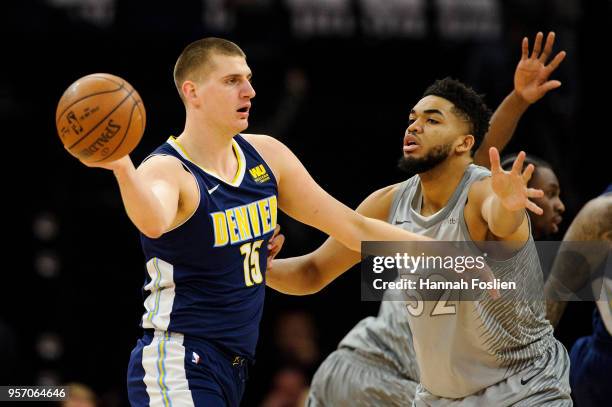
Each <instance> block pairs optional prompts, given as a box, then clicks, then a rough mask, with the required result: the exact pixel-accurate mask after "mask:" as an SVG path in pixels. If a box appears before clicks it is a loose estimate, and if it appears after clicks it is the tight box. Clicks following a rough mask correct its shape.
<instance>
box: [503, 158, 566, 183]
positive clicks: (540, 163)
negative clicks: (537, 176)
mask: <svg viewBox="0 0 612 407" xmlns="http://www.w3.org/2000/svg"><path fill="white" fill-rule="evenodd" d="M516 157H518V154H516V153H515V154H510V155H505V156H504V157H503V158H502V159H501V164H500V165H501V167H502V168H503V169H504V170H506V171H510V170H511V169H512V164H514V162H515V161H516ZM529 164H533V165H534V166H535V170H536V171H537V170H538V169H539V168H548V169H549V170H551V171H552V172H553V173H554V172H555V171H554V170H553V168H552V165H550V164H549V163H548V162H546V161H544V160H543V159H541V158H540V157H536V156H535V155H532V154H528V155H527V156H526V157H525V161H523V168H521V171H524V170H525V168H527V166H528V165H529ZM555 175H556V174H555ZM532 182H533V176H532V177H531V179H530V180H529V182H528V183H527V186H531V185H532Z"/></svg>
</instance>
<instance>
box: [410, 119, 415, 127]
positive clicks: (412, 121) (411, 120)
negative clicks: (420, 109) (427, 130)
mask: <svg viewBox="0 0 612 407" xmlns="http://www.w3.org/2000/svg"><path fill="white" fill-rule="evenodd" d="M414 122H416V120H415V119H408V126H411V125H412V123H414Z"/></svg>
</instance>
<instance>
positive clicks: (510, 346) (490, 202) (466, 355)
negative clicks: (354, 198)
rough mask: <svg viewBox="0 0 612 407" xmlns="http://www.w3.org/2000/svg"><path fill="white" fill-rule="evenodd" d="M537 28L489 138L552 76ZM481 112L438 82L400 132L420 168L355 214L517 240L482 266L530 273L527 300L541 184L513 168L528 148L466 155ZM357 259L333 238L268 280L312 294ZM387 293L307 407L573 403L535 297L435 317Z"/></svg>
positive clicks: (318, 381) (467, 306) (536, 282)
mask: <svg viewBox="0 0 612 407" xmlns="http://www.w3.org/2000/svg"><path fill="white" fill-rule="evenodd" d="M542 37H543V36H542V34H541V33H539V34H538V36H537V37H536V41H535V45H534V49H533V52H532V54H531V56H529V55H528V45H527V40H526V39H525V40H524V41H523V55H522V58H521V61H520V62H519V66H518V67H517V71H516V74H515V91H514V92H513V94H511V95H510V96H509V97H508V98H506V100H505V101H504V103H503V104H502V106H500V109H498V111H497V112H496V114H495V116H494V118H493V120H492V122H491V130H490V131H489V136H491V135H493V134H496V135H498V136H499V135H500V134H501V135H505V136H506V139H505V140H504V141H502V143H501V144H504V143H505V141H507V139H508V138H509V137H510V135H511V134H512V132H513V130H514V127H515V126H516V122H517V121H518V118H519V117H520V115H521V114H522V112H523V111H524V108H522V109H517V105H521V104H524V105H525V107H526V106H527V105H528V104H530V103H533V102H535V101H537V100H538V99H540V98H541V97H542V96H543V95H544V94H545V93H546V92H548V91H549V90H551V89H554V88H556V87H558V86H559V85H560V83H559V82H558V81H549V80H548V77H549V75H550V74H551V73H552V72H553V71H554V69H556V67H557V66H558V64H559V63H560V62H561V60H562V59H563V57H564V55H565V54H564V53H559V54H558V55H557V56H556V57H555V58H554V59H553V61H552V62H551V63H550V64H549V65H546V60H547V58H548V56H549V55H550V53H551V51H552V44H553V40H554V37H553V35H552V34H550V35H549V37H548V39H547V42H546V46H545V47H544V50H543V51H542V48H541V43H542ZM517 100H518V101H519V102H517ZM507 113H510V114H509V115H507V116H505V115H506V114H507ZM488 119H489V113H488V109H487V108H486V106H484V104H483V102H482V100H481V98H480V97H479V96H478V95H477V94H476V93H474V92H473V91H472V90H471V89H469V88H466V87H465V86H464V85H462V84H460V83H458V82H457V81H453V80H450V79H445V80H442V81H438V82H436V83H435V84H434V85H432V86H431V87H430V88H429V89H428V90H427V91H426V92H425V94H424V97H423V99H421V100H420V101H419V102H418V103H417V105H416V106H415V107H414V108H413V110H412V111H411V115H410V125H409V127H408V129H407V131H406V135H405V138H404V157H403V158H402V160H401V161H400V167H402V168H404V169H405V170H407V171H408V172H412V173H415V172H416V173H417V174H419V175H417V176H414V177H412V178H410V179H408V180H407V181H406V182H403V183H401V184H396V185H391V186H389V187H386V188H383V189H381V190H379V191H376V192H375V193H373V194H372V195H370V196H369V197H368V198H367V199H366V200H365V201H364V202H363V203H362V204H361V205H360V207H359V208H358V211H361V212H362V213H364V214H368V215H369V216H372V217H376V218H379V219H385V220H387V221H389V222H391V223H395V224H398V225H400V226H401V227H403V228H406V229H409V230H412V231H415V232H419V233H422V234H425V235H428V236H432V237H435V238H437V239H440V240H465V241H470V240H473V241H485V240H501V241H514V242H519V246H521V248H520V250H518V251H517V252H516V253H515V254H514V255H513V256H512V257H511V258H509V259H507V260H506V261H504V262H499V263H494V262H491V264H490V265H491V268H492V269H493V271H494V274H496V276H497V277H501V278H504V277H508V276H510V277H511V279H513V280H518V279H522V280H523V281H527V282H528V284H527V286H529V287H531V289H532V291H533V292H531V293H522V294H523V297H525V298H532V299H533V298H535V294H534V292H538V293H540V295H541V293H542V290H541V288H542V278H541V270H540V269H539V263H538V260H537V256H536V253H535V248H534V245H533V240H532V238H531V236H530V232H529V223H528V218H527V216H526V212H525V208H527V209H530V210H532V211H534V212H536V213H539V212H540V211H541V210H540V208H538V207H537V206H536V205H534V204H533V202H531V201H530V200H529V198H532V197H537V196H541V191H539V192H538V191H535V190H531V189H529V188H527V187H526V183H527V181H528V180H529V177H530V175H531V173H532V172H533V166H529V167H527V169H526V170H525V172H524V173H522V174H521V173H520V171H519V168H522V161H523V160H524V154H521V155H519V157H518V159H517V161H516V165H515V167H514V169H513V170H512V171H511V172H504V171H502V170H501V168H500V166H499V155H498V152H497V150H496V149H495V148H491V149H490V151H489V155H490V160H491V164H492V169H493V172H492V174H491V173H490V172H489V171H488V170H487V169H485V168H483V167H479V166H476V165H473V164H471V161H472V158H471V154H470V152H471V151H472V150H474V149H475V147H477V144H479V143H480V141H481V140H482V138H483V135H484V134H485V132H486V131H487V128H488ZM501 129H504V130H506V132H504V131H501V132H500V131H499V130H501ZM489 136H487V138H486V139H485V140H484V143H483V146H482V147H481V148H480V149H478V150H477V153H476V154H475V156H474V158H475V159H476V160H478V161H480V162H482V161H483V157H482V156H483V155H484V154H483V149H484V151H487V148H486V147H489V146H492V145H493V146H495V145H499V144H496V142H498V141H500V139H495V138H494V137H489ZM503 138H504V137H502V139H503ZM449 219H454V220H455V222H452V223H451V222H449ZM359 261H360V256H359V255H358V254H356V253H354V252H351V251H350V250H348V249H346V248H344V247H343V246H342V245H340V244H339V243H338V242H336V241H334V240H333V239H329V240H328V241H327V242H325V244H324V245H323V246H321V247H320V248H319V249H317V250H316V251H315V252H313V253H311V254H309V255H306V256H302V257H298V258H292V259H282V260H275V261H274V264H273V267H272V268H271V270H270V272H269V274H268V278H267V284H268V285H269V286H271V287H272V288H275V289H277V290H279V291H282V292H285V293H290V294H309V293H312V292H316V291H318V290H320V289H321V288H322V287H324V286H325V285H327V284H328V283H329V282H331V281H332V280H333V279H334V278H336V277H337V276H338V275H340V274H341V273H342V272H344V271H345V270H347V269H348V268H350V267H351V266H352V265H354V264H356V263H357V262H359ZM394 295H398V294H394V293H393V292H387V293H386V294H385V298H384V299H385V300H386V301H383V302H382V305H381V309H380V312H379V315H378V317H376V318H374V317H369V318H366V319H364V320H363V321H361V322H360V323H359V324H358V325H357V326H356V327H355V328H354V329H353V330H351V332H350V333H349V334H348V335H347V336H346V337H345V338H344V339H343V340H342V342H341V343H340V346H339V349H338V350H337V351H336V352H334V353H332V354H331V355H330V356H329V357H328V359H327V360H326V361H325V362H324V363H323V365H322V366H321V367H320V368H319V370H318V372H317V373H316V374H315V377H314V379H313V383H312V387H311V394H310V398H309V405H310V406H319V405H321V406H355V405H359V406H378V405H394V406H405V405H410V404H411V403H412V400H413V397H414V403H415V405H417V406H421V405H432V406H435V405H485V406H489V405H491V406H493V405H495V406H498V405H511V404H517V403H518V404H519V405H529V406H531V405H539V404H546V403H549V402H550V403H551V404H558V405H570V404H571V399H570V397H569V386H568V380H567V364H568V359H567V353H566V351H565V349H564V348H563V347H562V346H561V345H560V344H559V343H558V342H556V341H555V339H554V338H553V336H552V328H551V326H550V324H548V322H547V321H546V319H545V318H544V307H543V302H541V301H537V302H525V301H518V300H515V301H512V300H510V301H506V300H499V301H494V300H485V301H482V302H468V301H463V302H455V303H448V304H446V306H445V307H444V309H443V310H444V312H443V313H441V314H439V315H435V316H431V314H432V312H431V311H432V309H433V307H435V306H436V302H425V303H423V302H421V304H417V306H416V307H415V304H414V302H413V303H411V304H410V307H407V306H406V305H407V303H405V302H402V301H388V300H392V299H395V298H393V296H394ZM523 297H521V298H523ZM521 298H519V299H521ZM400 300H401V298H400ZM417 382H420V384H419V385H417Z"/></svg>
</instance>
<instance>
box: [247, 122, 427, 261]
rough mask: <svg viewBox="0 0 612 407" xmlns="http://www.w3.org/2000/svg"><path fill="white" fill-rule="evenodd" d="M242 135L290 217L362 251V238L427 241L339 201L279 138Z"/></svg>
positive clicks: (280, 203) (280, 204)
mask: <svg viewBox="0 0 612 407" xmlns="http://www.w3.org/2000/svg"><path fill="white" fill-rule="evenodd" d="M245 137H246V139H247V140H248V141H249V142H250V143H251V144H253V145H254V146H255V148H257V149H258V151H259V153H260V154H261V155H262V156H263V157H264V159H265V160H266V162H268V163H269V165H270V167H271V168H272V171H273V173H274V175H275V177H276V180H277V183H278V191H279V193H278V195H279V207H280V208H281V209H282V210H283V212H285V213H286V214H287V215H289V216H291V217H292V218H294V219H296V220H298V221H300V222H303V223H305V224H307V225H310V226H313V227H315V228H317V229H319V230H321V231H323V232H325V233H327V234H328V235H330V236H332V237H335V238H337V239H338V240H339V241H340V242H342V244H344V245H345V246H347V247H348V248H350V249H351V250H355V251H360V250H361V241H362V240H378V241H405V240H412V241H415V240H423V241H424V240H430V239H429V238H426V237H424V236H420V235H418V234H415V233H411V232H406V231H404V230H401V229H399V228H395V227H393V226H391V225H389V224H387V223H385V222H383V221H381V220H377V219H371V218H366V217H364V216H362V215H359V214H357V213H356V212H355V211H353V210H352V209H350V208H349V207H347V206H346V205H344V204H342V203H340V202H339V201H337V200H336V199H334V198H333V197H332V196H331V195H329V194H328V193H327V192H325V190H323V188H321V187H320V186H319V185H318V184H317V183H316V182H315V181H314V180H313V179H312V177H311V176H310V174H309V173H308V171H306V169H305V168H304V166H303V165H302V163H301V162H300V161H299V159H298V158H297V157H296V156H295V155H294V154H293V153H292V152H291V150H289V149H288V148H287V147H286V146H285V145H284V144H282V143H281V142H279V141H278V140H276V139H274V138H272V137H269V136H263V135H253V134H251V135H245Z"/></svg>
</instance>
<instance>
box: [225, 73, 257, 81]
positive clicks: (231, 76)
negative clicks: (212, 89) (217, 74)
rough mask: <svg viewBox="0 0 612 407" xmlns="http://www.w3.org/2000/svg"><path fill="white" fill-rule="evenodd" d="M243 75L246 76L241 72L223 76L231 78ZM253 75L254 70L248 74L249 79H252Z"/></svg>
mask: <svg viewBox="0 0 612 407" xmlns="http://www.w3.org/2000/svg"><path fill="white" fill-rule="evenodd" d="M243 76H245V75H243V74H240V73H231V74H229V75H225V76H224V77H223V79H229V78H241V77H243ZM252 77H253V73H252V72H249V73H248V74H247V75H246V78H247V80H251V78H252Z"/></svg>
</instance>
